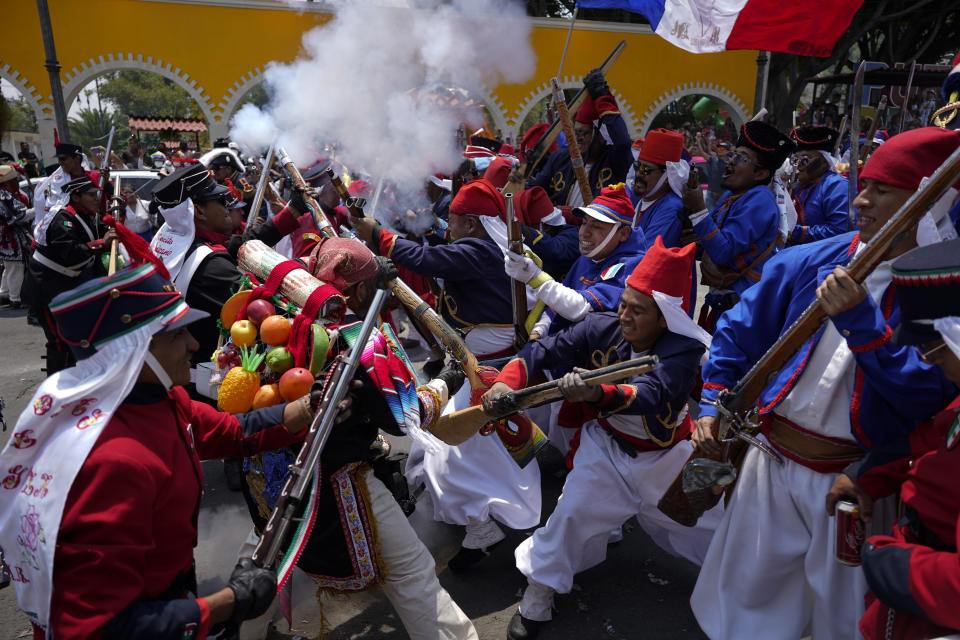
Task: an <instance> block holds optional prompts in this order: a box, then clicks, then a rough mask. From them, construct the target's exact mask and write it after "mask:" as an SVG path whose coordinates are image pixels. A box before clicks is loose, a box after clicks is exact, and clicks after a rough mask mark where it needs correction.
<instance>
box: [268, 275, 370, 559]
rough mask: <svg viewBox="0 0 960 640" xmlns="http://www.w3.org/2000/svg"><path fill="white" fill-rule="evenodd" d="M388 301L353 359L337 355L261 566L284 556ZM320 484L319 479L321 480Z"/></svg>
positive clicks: (271, 524)
mask: <svg viewBox="0 0 960 640" xmlns="http://www.w3.org/2000/svg"><path fill="white" fill-rule="evenodd" d="M386 299H387V292H386V291H384V290H383V289H378V290H377V293H376V294H375V295H374V298H373V301H372V302H371V304H370V309H369V310H368V311H367V315H366V316H365V317H364V319H363V325H362V326H361V328H360V334H359V335H358V336H357V341H356V342H355V343H354V345H353V347H351V349H350V355H349V357H343V356H342V355H341V356H337V361H336V364H335V365H334V368H333V371H332V372H331V374H330V377H329V378H327V381H326V383H325V384H324V386H323V397H322V399H321V400H320V406H319V407H318V408H317V413H316V415H315V416H314V418H313V422H312V423H311V424H310V430H309V431H308V432H307V436H306V439H305V440H304V444H303V447H302V448H301V449H300V453H299V454H298V455H297V460H296V462H294V464H293V465H292V466H291V467H290V475H289V476H287V480H286V482H284V485H283V489H282V490H281V492H280V497H279V498H278V499H277V503H276V506H274V508H273V511H272V512H271V514H270V519H269V520H268V521H267V526H266V527H265V528H264V530H263V536H262V537H261V538H260V542H259V543H258V544H257V547H256V549H254V551H253V556H252V560H253V562H254V564H256V565H257V566H258V567H266V568H274V567H276V564H277V560H278V558H279V556H280V551H281V547H282V546H283V544H284V542H285V541H286V538H287V534H288V532H289V530H290V527H291V525H292V524H293V521H294V515H295V513H296V511H297V509H298V508H299V507H300V505H301V504H302V502H303V499H304V497H305V494H306V493H307V490H308V489H309V488H310V486H311V483H312V481H313V476H314V475H315V473H316V471H317V463H318V462H319V460H320V454H321V453H322V452H323V447H324V445H326V443H327V439H328V438H329V437H330V432H331V431H332V430H333V426H334V423H335V419H336V417H337V414H338V413H339V410H338V408H337V405H339V404H340V401H341V400H343V399H344V397H346V395H347V393H348V392H349V390H350V383H351V381H352V380H353V377H354V375H356V372H357V369H358V368H359V366H360V356H361V354H362V353H363V350H364V348H365V347H366V345H367V341H368V339H369V337H370V334H371V333H373V330H374V328H376V326H377V320H378V319H379V317H380V308H381V307H382V306H383V303H384V301H385V300H386ZM318 481H319V480H318Z"/></svg>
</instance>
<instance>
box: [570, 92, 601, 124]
mask: <svg viewBox="0 0 960 640" xmlns="http://www.w3.org/2000/svg"><path fill="white" fill-rule="evenodd" d="M599 119H600V113H599V112H598V111H597V105H596V103H595V102H594V101H593V98H591V97H590V96H587V99H586V100H584V101H583V104H582V105H580V108H579V109H577V116H576V118H574V120H576V121H577V122H580V123H583V124H593V123H594V121H595V120H599Z"/></svg>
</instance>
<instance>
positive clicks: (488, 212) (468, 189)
mask: <svg viewBox="0 0 960 640" xmlns="http://www.w3.org/2000/svg"><path fill="white" fill-rule="evenodd" d="M450 213H452V214H454V215H457V216H490V217H492V218H495V217H500V219H504V218H506V215H507V205H506V202H505V201H504V199H503V194H502V193H500V190H499V189H497V188H496V187H495V186H493V185H492V184H490V181H489V180H487V179H485V178H479V179H477V180H471V181H470V182H468V183H467V184H465V185H463V186H462V187H460V191H458V192H457V195H456V196H455V197H454V198H453V202H451V203H450Z"/></svg>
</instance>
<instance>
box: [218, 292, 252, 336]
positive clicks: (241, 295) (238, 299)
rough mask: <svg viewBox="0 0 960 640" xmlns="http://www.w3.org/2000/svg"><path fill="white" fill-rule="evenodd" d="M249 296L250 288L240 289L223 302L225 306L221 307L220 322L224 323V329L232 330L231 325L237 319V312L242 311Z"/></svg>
mask: <svg viewBox="0 0 960 640" xmlns="http://www.w3.org/2000/svg"><path fill="white" fill-rule="evenodd" d="M249 297H250V291H249V290H247V291H240V292H238V293H235V294H233V295H232V296H230V299H228V300H227V301H226V302H225V303H223V307H222V308H221V309H220V322H221V324H223V328H224V329H226V330H227V331H229V330H230V327H232V326H233V323H234V322H236V320H237V314H238V313H240V309H242V308H243V305H245V304H246V303H247V298H249Z"/></svg>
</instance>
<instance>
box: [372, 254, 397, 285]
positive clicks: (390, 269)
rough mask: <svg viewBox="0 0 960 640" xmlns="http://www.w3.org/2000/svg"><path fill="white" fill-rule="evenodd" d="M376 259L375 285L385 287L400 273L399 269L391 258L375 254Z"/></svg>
mask: <svg viewBox="0 0 960 640" xmlns="http://www.w3.org/2000/svg"><path fill="white" fill-rule="evenodd" d="M376 260H377V286H378V287H380V288H381V289H386V288H387V283H389V282H390V281H391V280H394V279H396V278H397V276H399V275H400V271H399V270H398V269H397V265H395V264H393V260H391V259H390V258H387V257H386V256H376Z"/></svg>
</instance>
